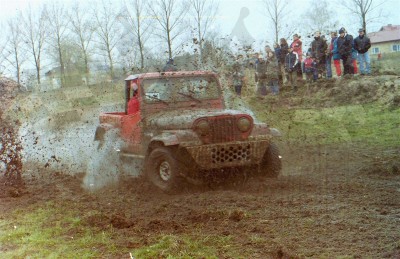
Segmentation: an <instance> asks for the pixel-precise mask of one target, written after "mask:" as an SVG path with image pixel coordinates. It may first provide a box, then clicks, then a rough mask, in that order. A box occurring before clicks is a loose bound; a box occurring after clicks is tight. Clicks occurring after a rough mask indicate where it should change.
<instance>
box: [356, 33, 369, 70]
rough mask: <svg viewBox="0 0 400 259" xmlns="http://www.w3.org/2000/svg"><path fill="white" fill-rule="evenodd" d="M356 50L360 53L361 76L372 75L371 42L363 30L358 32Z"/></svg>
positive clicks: (358, 57) (358, 56)
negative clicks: (369, 51)
mask: <svg viewBox="0 0 400 259" xmlns="http://www.w3.org/2000/svg"><path fill="white" fill-rule="evenodd" d="M354 48H355V50H357V53H358V55H357V59H358V65H359V67H360V74H361V75H369V74H371V69H370V64H371V60H370V58H369V53H368V50H369V48H371V40H370V39H369V38H368V37H367V36H366V35H365V31H364V29H362V28H361V29H359V30H358V37H357V38H355V39H354ZM364 65H365V67H364Z"/></svg>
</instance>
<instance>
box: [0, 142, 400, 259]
mask: <svg viewBox="0 0 400 259" xmlns="http://www.w3.org/2000/svg"><path fill="white" fill-rule="evenodd" d="M278 145H279V147H280V149H281V153H282V156H283V158H282V159H283V173H282V175H280V176H279V177H278V178H277V179H251V180H249V181H248V182H247V183H246V184H244V185H243V186H238V187H234V188H233V187H229V186H228V187H221V186H209V187H203V188H193V189H190V190H185V191H184V192H183V193H181V194H177V195H165V194H163V193H161V192H159V191H157V190H155V189H154V188H153V187H152V186H151V185H150V184H148V183H147V181H145V180H143V179H142V178H141V177H139V178H134V177H130V176H121V177H120V179H119V181H118V182H115V183H114V184H112V185H108V186H106V187H103V188H101V189H100V190H92V191H90V190H88V189H87V188H84V185H82V182H83V181H84V176H85V172H83V171H82V172H78V173H75V174H73V175H69V174H66V173H65V172H64V171H61V170H57V169H55V168H51V167H47V166H45V164H30V165H26V166H25V171H24V174H23V176H24V180H25V185H24V186H20V187H11V186H6V185H5V184H4V179H1V180H0V184H1V189H0V205H1V210H0V219H9V217H10V215H12V213H13V212H14V211H15V210H16V209H18V208H24V209H26V208H28V207H31V208H33V207H40V206H44V204H46V203H48V202H49V201H51V202H54V203H55V204H69V205H68V206H74V207H76V208H79V210H80V211H81V213H82V218H83V219H84V221H85V222H86V224H87V225H88V226H90V227H95V228H99V229H100V231H101V230H102V229H104V230H105V229H110V228H114V231H116V232H117V233H118V236H119V238H118V239H117V240H115V245H116V247H117V249H118V248H121V249H122V248H123V249H124V250H126V248H129V249H132V250H133V249H135V248H138V247H143V246H148V245H150V244H152V243H153V242H154V240H155V238H157V237H159V236H160V235H169V234H172V235H185V236H194V237H196V236H197V237H198V236H203V237H207V236H215V235H216V236H226V237H231V244H230V246H229V247H224V248H221V249H220V251H219V254H217V255H216V256H217V257H218V258H230V256H229V254H232V251H234V252H235V251H236V253H235V254H240V255H241V256H242V258H400V241H399V240H400V168H399V167H400V166H399V164H398V163H396V161H400V148H397V149H396V148H394V149H390V150H388V149H383V148H382V149H380V148H379V147H374V148H370V147H366V146H363V145H362V144H354V143H346V144H337V145H335V146H330V145H319V146H298V145H297V146H291V145H290V144H288V143H285V141H280V142H278ZM32 205H34V206H32ZM93 210H96V211H98V213H97V214H93V213H89V212H91V211H93ZM70 234H71V236H73V235H74V234H75V233H70ZM132 236H134V237H136V238H135V239H134V240H135V241H134V242H133V241H131V240H132V239H130V241H126V240H128V237H132ZM2 249H6V248H2ZM0 253H1V250H0ZM127 256H128V254H126V253H121V255H120V257H121V258H122V257H125V258H126V257H127Z"/></svg>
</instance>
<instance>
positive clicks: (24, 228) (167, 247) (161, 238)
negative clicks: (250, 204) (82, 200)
mask: <svg viewBox="0 0 400 259" xmlns="http://www.w3.org/2000/svg"><path fill="white" fill-rule="evenodd" d="M82 211H85V214H84V215H83V214H82ZM102 218H103V219H107V217H106V218H104V214H102V213H101V212H99V211H97V210H88V209H84V210H82V208H79V207H76V206H74V205H71V204H69V203H67V202H61V203H60V202H57V203H56V202H47V203H44V204H41V205H40V207H39V208H38V204H36V205H35V206H30V207H27V208H24V209H19V210H16V211H14V212H13V213H12V214H10V215H9V217H8V218H6V219H4V218H3V220H2V221H1V223H0V254H1V255H2V256H1V258H26V257H29V258H123V257H126V258H128V256H129V253H131V254H132V255H133V256H134V257H135V258H220V257H221V256H224V257H229V258H242V257H241V256H240V253H241V251H240V249H239V248H237V247H235V246H234V245H233V246H232V237H231V236H219V235H209V234H206V233H201V231H198V232H197V234H195V235H191V234H189V235H188V234H182V235H179V236H177V235H174V234H170V233H161V234H160V235H158V236H157V235H153V236H152V238H151V239H146V240H148V241H145V244H143V243H142V244H141V241H140V239H141V238H140V236H137V235H136V234H135V230H134V229H132V233H131V235H126V234H122V235H121V233H119V230H117V229H114V228H113V227H112V226H111V224H110V223H109V221H107V220H104V221H103V222H99V220H101V219H102ZM96 219H97V221H96ZM93 220H94V221H95V222H93ZM100 223H101V224H100ZM130 244H134V246H135V249H133V248H132V245H130ZM132 249H133V250H132Z"/></svg>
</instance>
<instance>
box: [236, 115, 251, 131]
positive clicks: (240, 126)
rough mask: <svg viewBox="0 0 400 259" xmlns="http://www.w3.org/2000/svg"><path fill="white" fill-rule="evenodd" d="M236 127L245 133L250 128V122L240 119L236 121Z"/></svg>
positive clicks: (244, 118)
mask: <svg viewBox="0 0 400 259" xmlns="http://www.w3.org/2000/svg"><path fill="white" fill-rule="evenodd" d="M237 127H238V129H239V130H240V131H241V132H246V131H248V130H249V129H250V128H251V121H250V120H249V119H248V118H247V117H241V118H240V119H239V120H238V121H237Z"/></svg>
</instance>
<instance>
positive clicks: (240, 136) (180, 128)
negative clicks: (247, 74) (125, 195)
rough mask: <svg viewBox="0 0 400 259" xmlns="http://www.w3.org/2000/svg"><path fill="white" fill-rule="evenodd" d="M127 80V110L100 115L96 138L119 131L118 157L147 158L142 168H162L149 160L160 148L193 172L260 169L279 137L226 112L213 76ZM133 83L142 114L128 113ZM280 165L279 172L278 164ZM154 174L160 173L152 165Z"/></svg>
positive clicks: (167, 75)
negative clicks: (107, 132) (121, 143)
mask: <svg viewBox="0 0 400 259" xmlns="http://www.w3.org/2000/svg"><path fill="white" fill-rule="evenodd" d="M125 82H126V87H125V89H126V100H125V103H126V106H125V107H126V109H125V111H124V112H113V113H102V114H101V115H100V126H99V127H98V128H97V130H96V139H101V138H102V136H103V134H104V133H105V132H106V131H107V130H108V129H110V128H118V129H119V132H120V134H119V135H120V137H121V138H122V139H123V140H124V143H125V146H124V147H123V148H122V149H121V151H122V154H123V155H125V156H130V157H137V158H146V159H145V161H146V162H145V167H152V165H153V164H152V163H153V162H154V163H160V164H162V161H161V162H160V161H158V160H157V159H155V158H153V157H152V152H153V151H154V150H155V149H157V148H158V149H159V148H161V147H162V148H163V151H164V152H167V153H171V154H170V155H171V157H173V159H175V160H182V155H183V156H184V157H185V158H184V161H180V164H186V165H185V166H184V167H185V168H188V167H190V168H192V169H191V170H193V168H195V170H196V171H197V172H200V171H204V170H214V169H222V168H232V167H235V168H244V167H248V166H254V165H258V166H260V165H262V164H263V163H262V161H263V158H265V154H266V153H267V150H268V149H269V147H270V142H271V138H272V137H273V136H279V135H280V133H279V131H278V130H276V129H271V128H269V127H268V126H267V125H266V124H265V123H257V122H255V121H254V119H253V118H252V116H250V115H249V114H247V113H244V112H241V111H236V110H228V109H225V103H224V99H223V94H222V88H221V85H220V82H219V79H218V76H217V74H215V73H212V72H206V71H179V72H165V73H145V74H139V75H132V76H129V77H128V78H127V79H126V80H125ZM133 83H135V84H136V85H137V86H138V95H137V96H138V100H139V104H140V105H139V106H140V110H139V112H137V113H135V114H127V104H128V102H129V100H130V98H132V97H131V90H130V88H131V87H130V86H131V85H132V84H133ZM178 154H179V155H178ZM153 156H155V155H154V154H153ZM275 156H277V155H275ZM152 159H153V160H157V161H158V162H157V161H151V160H152ZM274 162H276V163H277V161H274ZM158 166H160V165H158ZM278 167H279V168H278V169H279V171H280V161H279V165H278ZM179 168H180V171H185V170H181V169H182V167H179ZM278 169H277V170H278ZM154 170H156V171H157V170H161V169H160V167H157V166H156V168H155V169H154ZM275 171H276V170H275ZM160 173H161V172H160ZM278 173H279V172H274V173H273V174H275V175H277V174H278ZM178 174H179V175H183V174H186V173H183V172H179V173H178ZM161 178H163V177H162V176H161ZM159 180H161V181H163V179H159ZM164 180H165V179H164ZM153 182H154V181H153ZM157 185H158V184H157ZM159 187H161V188H162V189H164V190H166V189H165V188H163V187H162V186H159ZM168 188H169V187H168Z"/></svg>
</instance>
